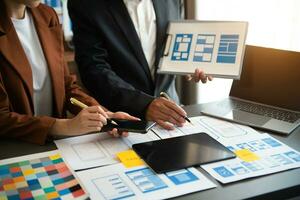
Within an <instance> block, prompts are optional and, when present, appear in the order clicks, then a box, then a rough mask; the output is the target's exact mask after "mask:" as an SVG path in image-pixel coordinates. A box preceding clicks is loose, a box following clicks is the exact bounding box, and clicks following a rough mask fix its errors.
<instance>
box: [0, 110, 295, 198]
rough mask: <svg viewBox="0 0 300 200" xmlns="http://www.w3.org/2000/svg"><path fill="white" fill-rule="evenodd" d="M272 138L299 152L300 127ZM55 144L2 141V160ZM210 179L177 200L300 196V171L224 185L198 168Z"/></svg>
mask: <svg viewBox="0 0 300 200" xmlns="http://www.w3.org/2000/svg"><path fill="white" fill-rule="evenodd" d="M201 107H203V105H191V106H186V107H185V110H186V111H187V113H188V114H189V116H191V117H192V116H197V115H199V113H200V111H201ZM272 136H273V137H275V138H277V139H278V140H280V141H282V142H284V143H285V144H287V145H289V146H290V147H292V148H294V149H296V150H298V151H300V127H298V128H297V129H296V130H295V131H294V132H293V133H292V134H291V135H289V136H281V135H277V134H272ZM55 149H56V146H55V145H54V143H48V144H46V145H45V146H39V145H33V144H28V143H24V142H20V141H15V140H9V139H3V138H1V140H0V159H5V158H11V157H15V156H22V155H27V154H32V153H38V152H43V151H50V150H55ZM198 169H199V170H200V171H201V172H203V173H204V174H205V175H206V176H207V177H208V178H209V179H210V180H212V181H213V182H214V183H215V184H217V186H218V187H217V188H215V189H211V190H207V191H202V192H198V193H193V194H189V195H185V196H180V197H177V198H175V199H176V200H177V199H178V200H192V199H193V200H194V199H205V200H206V199H209V200H213V199H222V200H225V199H228V200H234V199H247V198H254V199H255V198H258V199H286V198H291V197H294V196H299V197H300V168H298V169H293V170H289V171H284V172H280V173H276V174H271V175H267V176H262V177H258V178H251V179H246V180H243V181H238V182H235V183H231V184H226V185H222V184H220V183H219V182H217V181H216V180H214V179H213V178H212V177H211V176H209V175H208V174H207V173H206V172H205V171H204V170H202V169H201V168H198Z"/></svg>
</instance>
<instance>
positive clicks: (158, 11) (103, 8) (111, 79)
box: [68, 0, 210, 129]
mask: <svg viewBox="0 0 300 200" xmlns="http://www.w3.org/2000/svg"><path fill="white" fill-rule="evenodd" d="M68 8H69V14H70V17H71V19H72V22H73V31H74V44H75V59H76V62H77V64H78V67H79V72H80V75H81V78H82V81H83V83H84V85H85V86H86V88H87V89H88V90H89V91H90V92H91V94H92V95H93V96H94V97H95V98H96V99H97V100H98V101H99V102H100V103H101V104H102V105H104V106H106V107H107V108H108V109H110V110H112V111H117V110H123V111H125V112H128V113H130V114H132V115H135V116H138V117H140V118H142V119H147V120H152V121H156V122H157V123H158V124H160V125H161V126H162V127H164V128H166V129H173V124H174V125H178V126H182V125H183V123H184V122H185V119H184V118H183V116H186V113H185V111H184V110H183V109H182V108H181V107H179V106H178V105H177V104H176V103H179V100H178V96H177V93H176V90H175V81H174V80H175V76H174V75H162V74H157V73H156V72H157V67H158V63H159V58H160V57H161V55H162V52H163V44H164V41H165V36H166V34H165V33H166V30H167V26H168V23H169V22H170V21H171V20H178V19H180V17H181V12H180V10H181V0H85V1H82V0H71V1H69V2H68ZM193 77H194V79H195V81H196V82H198V81H199V80H201V81H202V82H206V81H207V78H209V79H210V77H207V76H206V75H205V74H204V72H203V71H201V70H199V69H197V70H196V71H195V74H194V76H193ZM162 91H164V92H166V93H167V94H168V95H169V96H170V97H171V98H172V99H173V100H174V101H172V100H168V99H166V98H162V97H159V94H160V92H162Z"/></svg>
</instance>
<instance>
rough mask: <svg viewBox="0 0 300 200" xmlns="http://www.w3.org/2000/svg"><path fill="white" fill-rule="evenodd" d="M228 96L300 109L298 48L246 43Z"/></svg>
mask: <svg viewBox="0 0 300 200" xmlns="http://www.w3.org/2000/svg"><path fill="white" fill-rule="evenodd" d="M230 96H233V97H238V98H242V99H246V100H250V101H255V102H259V103H263V104H267V105H271V106H277V107H281V108H286V109H290V110H295V111H300V52H293V51H286V50H278V49H271V48H264V47H257V46H250V45H247V46H246V49H245V57H244V64H243V71H242V75H241V79H240V80H234V81H233V84H232V87H231V91H230Z"/></svg>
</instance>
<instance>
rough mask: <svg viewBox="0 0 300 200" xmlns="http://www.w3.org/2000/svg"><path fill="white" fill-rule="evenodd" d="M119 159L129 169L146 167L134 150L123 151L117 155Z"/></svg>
mask: <svg viewBox="0 0 300 200" xmlns="http://www.w3.org/2000/svg"><path fill="white" fill-rule="evenodd" d="M117 157H118V158H119V159H120V160H121V162H122V163H123V165H124V166H125V167H127V168H130V167H137V166H141V165H144V162H143V161H142V160H141V159H140V157H139V156H138V155H137V154H136V153H135V152H134V151H133V150H127V151H122V152H120V153H118V154H117Z"/></svg>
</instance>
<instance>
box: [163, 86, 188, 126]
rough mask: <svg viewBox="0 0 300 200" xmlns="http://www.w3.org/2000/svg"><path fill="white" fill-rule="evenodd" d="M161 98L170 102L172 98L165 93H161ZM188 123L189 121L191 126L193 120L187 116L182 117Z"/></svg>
mask: <svg viewBox="0 0 300 200" xmlns="http://www.w3.org/2000/svg"><path fill="white" fill-rule="evenodd" d="M159 96H161V97H165V98H166V99H168V100H171V98H170V97H169V95H168V94H167V93H165V92H161V93H159ZM182 117H183V118H184V119H185V120H186V121H188V122H189V123H190V124H192V122H191V120H190V119H189V118H188V117H187V116H182Z"/></svg>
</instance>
